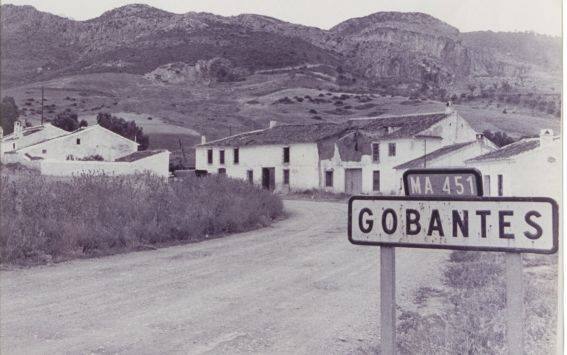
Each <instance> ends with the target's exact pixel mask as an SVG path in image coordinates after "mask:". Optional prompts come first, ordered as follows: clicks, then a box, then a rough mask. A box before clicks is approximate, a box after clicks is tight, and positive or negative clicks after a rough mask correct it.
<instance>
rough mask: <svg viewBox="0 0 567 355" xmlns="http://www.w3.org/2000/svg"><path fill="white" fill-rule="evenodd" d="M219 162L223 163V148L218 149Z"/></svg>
mask: <svg viewBox="0 0 567 355" xmlns="http://www.w3.org/2000/svg"><path fill="white" fill-rule="evenodd" d="M219 162H220V164H221V165H224V150H219Z"/></svg>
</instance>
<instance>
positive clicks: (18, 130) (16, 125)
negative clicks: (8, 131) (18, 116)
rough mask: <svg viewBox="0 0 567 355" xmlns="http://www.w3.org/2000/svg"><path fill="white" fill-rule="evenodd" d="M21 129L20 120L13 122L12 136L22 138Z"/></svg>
mask: <svg viewBox="0 0 567 355" xmlns="http://www.w3.org/2000/svg"><path fill="white" fill-rule="evenodd" d="M22 136H23V130H22V122H20V121H16V122H14V137H16V138H22Z"/></svg>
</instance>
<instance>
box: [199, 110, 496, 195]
mask: <svg viewBox="0 0 567 355" xmlns="http://www.w3.org/2000/svg"><path fill="white" fill-rule="evenodd" d="M472 142H477V133H476V132H475V131H474V130H473V129H472V128H471V127H470V125H469V124H468V123H467V122H466V120H464V119H463V118H462V117H461V116H460V115H459V114H458V113H457V112H456V111H454V110H452V109H451V108H449V110H447V111H446V112H442V113H432V114H417V115H406V116H389V117H379V118H368V119H355V120H350V121H348V122H347V123H344V124H333V123H321V124H314V125H281V126H277V125H275V126H274V125H271V127H270V128H268V129H264V130H258V131H253V132H247V133H243V134H238V135H235V136H231V137H227V138H223V139H220V140H216V141H212V142H203V143H202V144H200V145H198V146H197V147H196V168H197V169H198V170H205V171H207V172H209V173H213V174H216V173H220V174H226V175H227V176H229V177H233V178H238V179H244V180H247V181H249V182H251V183H254V184H257V185H261V186H263V187H264V188H267V189H271V190H275V191H288V190H308V189H321V190H327V191H331V192H338V193H348V194H359V193H364V194H386V195H395V194H399V193H400V189H401V186H402V184H401V175H402V174H403V170H401V169H396V167H398V166H400V165H401V164H403V163H406V162H408V161H411V160H414V159H416V158H419V157H422V156H424V155H427V154H429V153H430V152H434V151H436V150H438V149H440V148H442V147H445V146H450V145H455V144H460V143H471V144H472ZM476 144H477V145H482V144H481V143H476ZM488 146H489V145H487V148H486V149H489V148H488ZM477 148H478V147H477ZM471 149H473V148H471ZM481 152H483V151H482V150H481V149H480V148H478V153H477V154H476V155H478V154H480V153H481ZM461 164H464V160H462V161H461Z"/></svg>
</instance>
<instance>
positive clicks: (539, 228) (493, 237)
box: [348, 169, 559, 354]
mask: <svg viewBox="0 0 567 355" xmlns="http://www.w3.org/2000/svg"><path fill="white" fill-rule="evenodd" d="M480 177H481V175H480V173H479V172H478V170H474V169H453V170H451V169H444V170H441V169H431V170H427V169H419V170H413V171H407V172H406V173H404V188H405V191H406V195H408V196H405V197H403V196H388V197H386V196H353V197H351V198H350V200H349V205H348V238H349V241H350V242H351V243H353V244H356V245H375V246H380V312H381V330H380V333H381V338H382V339H381V342H382V343H381V351H382V353H384V354H395V353H396V334H395V330H396V301H395V247H409V248H429V249H454V250H473V251H500V252H506V278H507V283H506V295H507V298H506V305H507V318H506V323H507V324H506V326H507V342H508V349H509V353H510V354H521V353H522V352H523V334H522V333H523V315H524V307H523V287H522V256H521V253H539V254H553V253H555V252H557V250H558V234H559V231H558V223H559V222H558V207H557V203H556V202H555V201H554V200H552V199H550V198H544V197H533V198H530V197H525V198H523V197H481V196H482V183H481V179H480Z"/></svg>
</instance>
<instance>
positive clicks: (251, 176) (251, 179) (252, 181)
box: [246, 170, 254, 184]
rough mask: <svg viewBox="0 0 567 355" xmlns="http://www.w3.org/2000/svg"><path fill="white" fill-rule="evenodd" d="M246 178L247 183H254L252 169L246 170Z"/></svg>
mask: <svg viewBox="0 0 567 355" xmlns="http://www.w3.org/2000/svg"><path fill="white" fill-rule="evenodd" d="M246 179H247V180H248V182H249V183H251V184H254V170H248V171H246Z"/></svg>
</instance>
